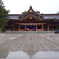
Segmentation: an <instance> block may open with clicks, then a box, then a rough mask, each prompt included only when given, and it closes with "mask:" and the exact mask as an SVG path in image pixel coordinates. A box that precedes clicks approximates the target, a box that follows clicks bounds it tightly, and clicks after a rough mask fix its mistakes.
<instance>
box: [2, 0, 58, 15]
mask: <svg viewBox="0 0 59 59" xmlns="http://www.w3.org/2000/svg"><path fill="white" fill-rule="evenodd" d="M2 1H3V2H4V5H5V8H6V9H7V10H10V13H9V14H21V13H22V12H23V11H25V10H26V11H27V10H28V9H29V7H30V6H32V8H33V9H34V10H35V11H40V13H44V14H47V13H48V14H52V13H56V12H58V11H59V0H2Z"/></svg>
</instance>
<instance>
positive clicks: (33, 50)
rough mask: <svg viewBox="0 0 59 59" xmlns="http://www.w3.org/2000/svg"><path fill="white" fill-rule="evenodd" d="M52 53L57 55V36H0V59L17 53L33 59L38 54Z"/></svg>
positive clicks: (58, 46)
mask: <svg viewBox="0 0 59 59" xmlns="http://www.w3.org/2000/svg"><path fill="white" fill-rule="evenodd" d="M21 51H22V52H21ZM52 51H53V52H54V53H57V54H58V55H59V34H2V35H1V34H0V58H9V57H11V55H12V54H13V55H14V54H15V53H16V54H17V53H18V52H19V53H18V55H19V54H20V53H21V55H23V54H24V55H25V54H26V56H28V57H29V58H34V57H35V55H37V53H38V52H41V53H42V52H44V53H46V54H47V53H48V52H52ZM54 53H51V54H52V55H53V54H54ZM16 54H15V55H16ZM49 54H50V53H48V55H49ZM13 55H12V56H13ZM39 55H40V53H39ZM43 55H44V54H43ZM54 55H55V54H54ZM54 55H53V56H54ZM33 56H34V57H33ZM36 57H37V56H36ZM56 57H57V56H56ZM24 58H25V57H24ZM58 58H59V57H58Z"/></svg>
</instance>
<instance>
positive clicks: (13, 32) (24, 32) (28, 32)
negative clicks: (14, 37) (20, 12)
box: [5, 31, 54, 34]
mask: <svg viewBox="0 0 59 59" xmlns="http://www.w3.org/2000/svg"><path fill="white" fill-rule="evenodd" d="M5 33H6V34H49V33H54V31H6V32H5Z"/></svg>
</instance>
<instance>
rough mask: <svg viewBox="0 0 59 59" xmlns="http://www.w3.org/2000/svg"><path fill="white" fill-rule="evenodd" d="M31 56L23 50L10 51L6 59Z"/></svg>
mask: <svg viewBox="0 0 59 59" xmlns="http://www.w3.org/2000/svg"><path fill="white" fill-rule="evenodd" d="M19 58H30V56H29V55H28V54H27V53H26V52H23V51H10V52H9V54H8V56H7V58H6V59H19Z"/></svg>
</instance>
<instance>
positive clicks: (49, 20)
mask: <svg viewBox="0 0 59 59" xmlns="http://www.w3.org/2000/svg"><path fill="white" fill-rule="evenodd" d="M57 26H59V14H40V13H38V12H36V11H34V10H33V9H32V6H30V8H29V10H28V11H27V12H25V13H23V14H9V21H8V24H7V26H5V29H6V30H10V31H54V30H55V29H56V27H57Z"/></svg>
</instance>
